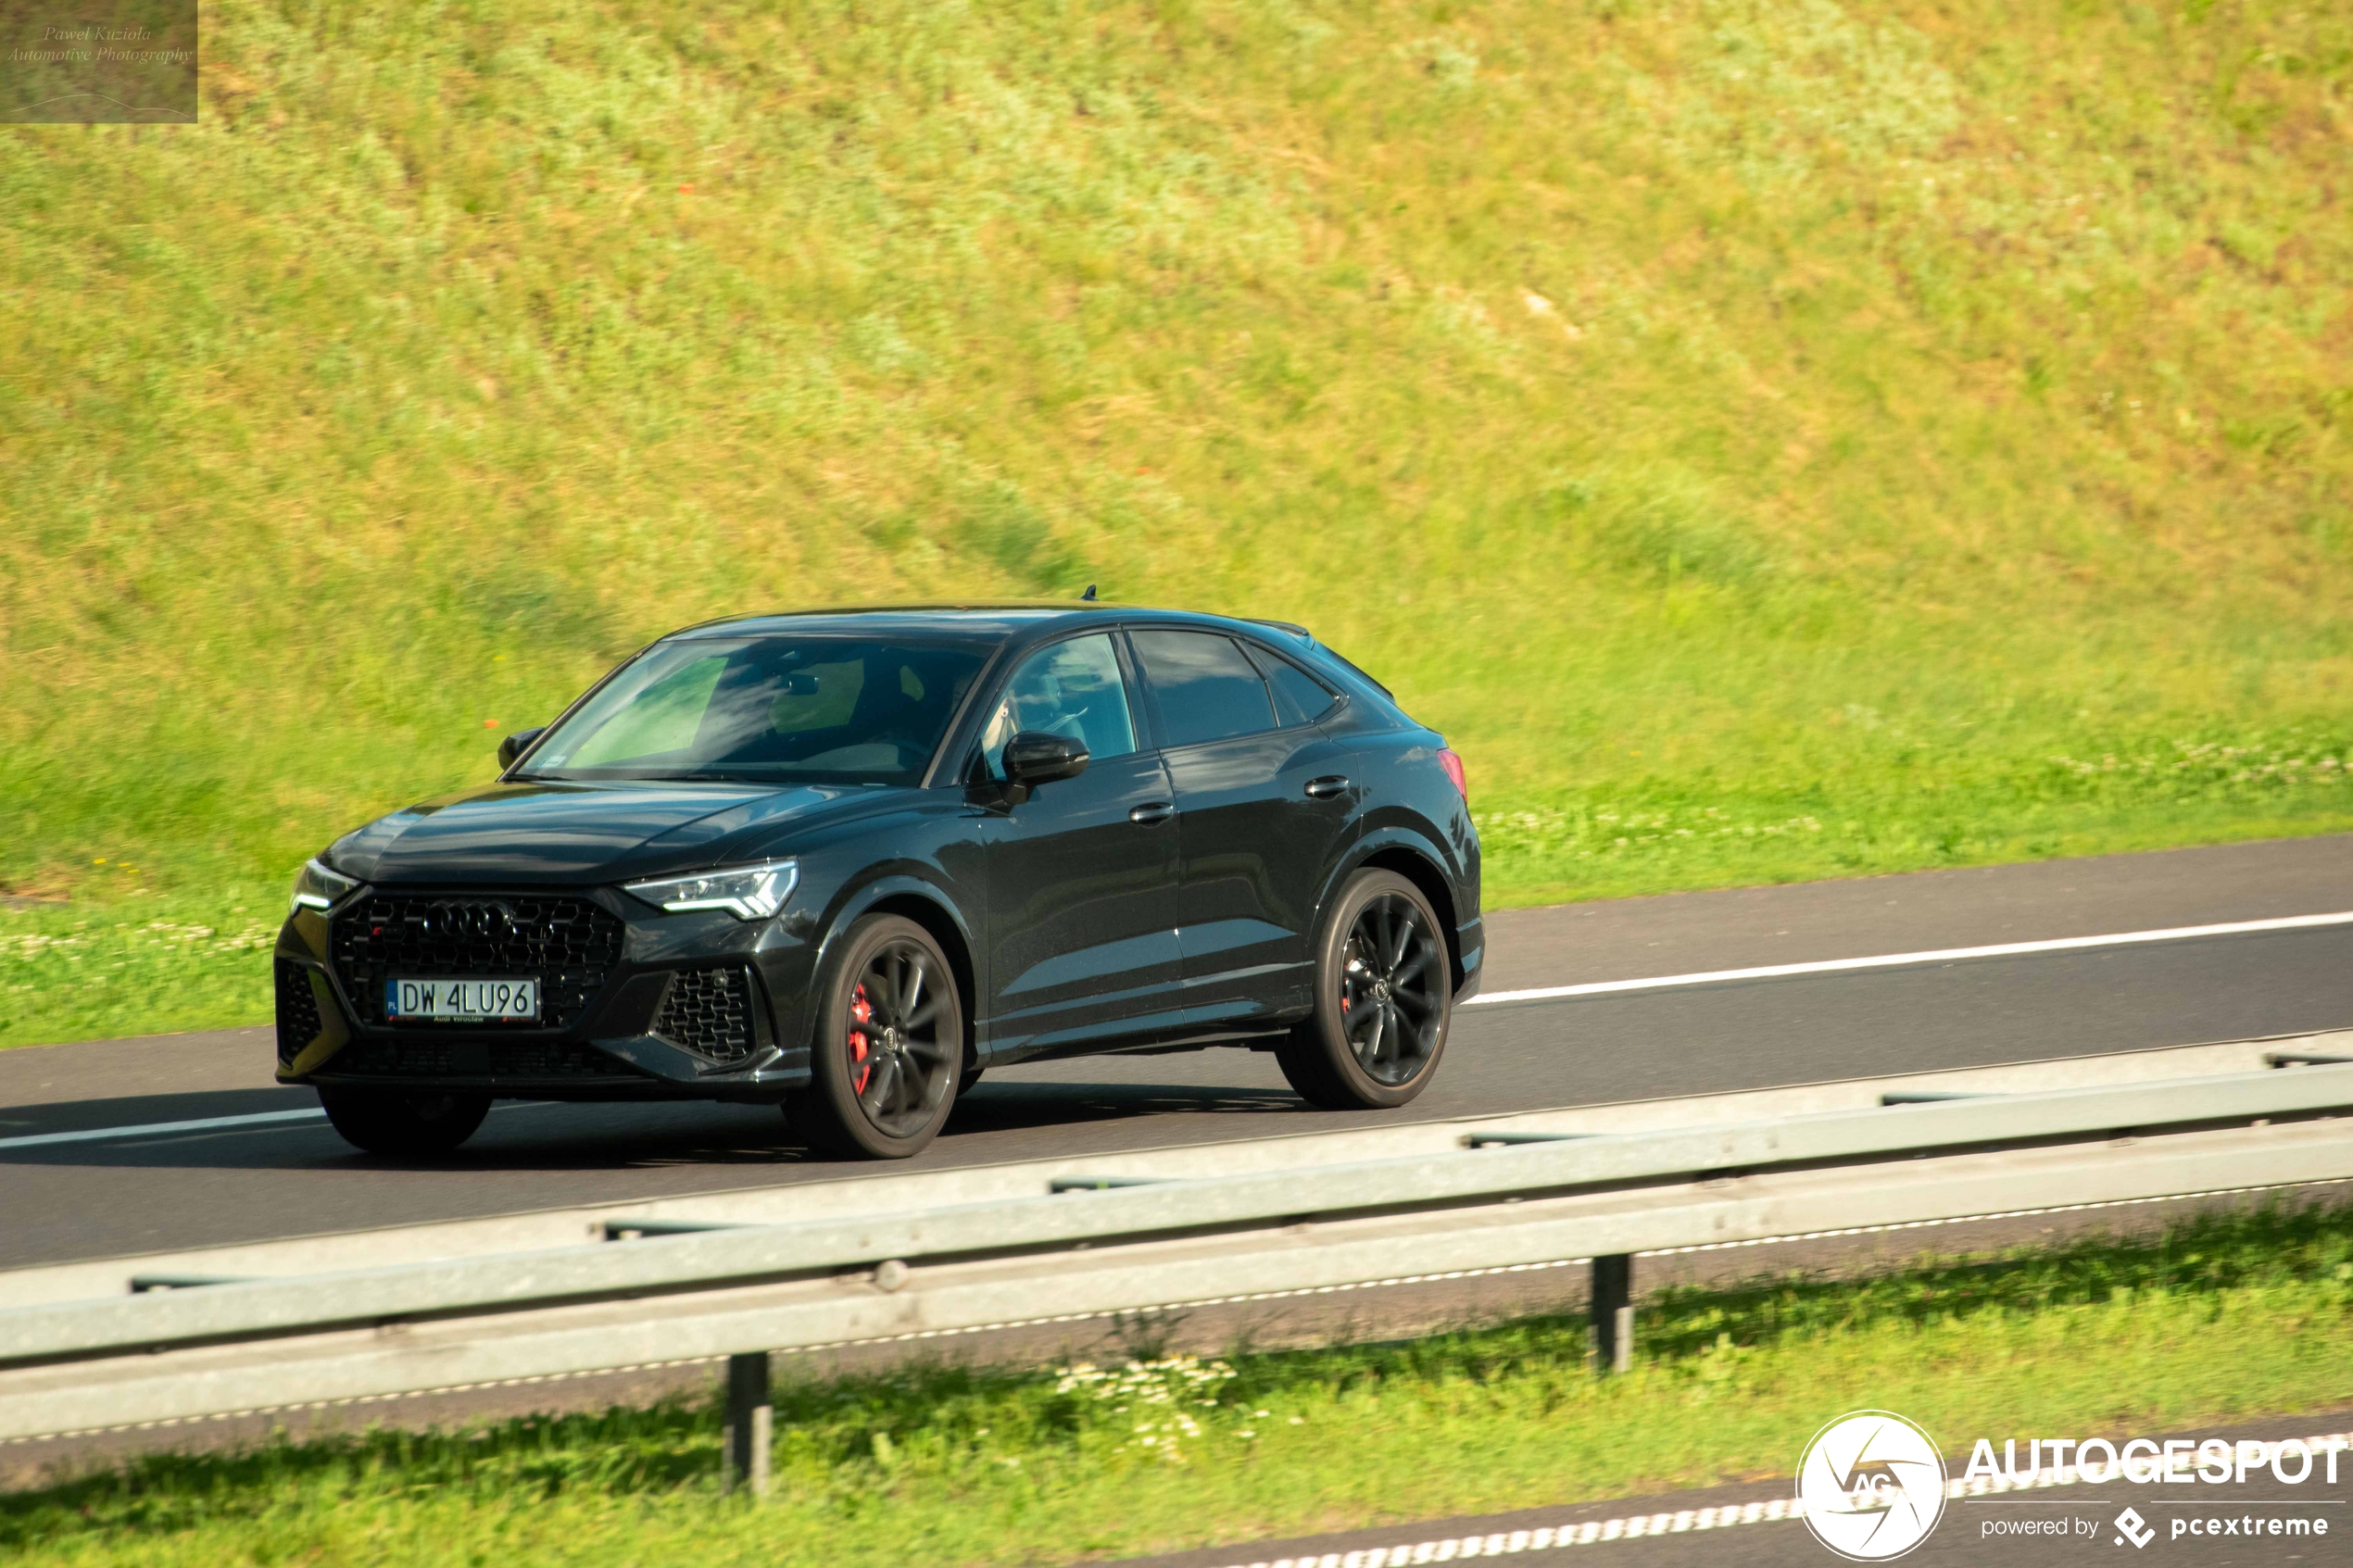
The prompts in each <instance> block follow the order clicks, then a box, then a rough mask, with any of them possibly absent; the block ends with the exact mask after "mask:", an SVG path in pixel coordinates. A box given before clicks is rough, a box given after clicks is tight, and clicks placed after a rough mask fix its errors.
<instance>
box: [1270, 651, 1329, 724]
mask: <svg viewBox="0 0 2353 1568" xmlns="http://www.w3.org/2000/svg"><path fill="white" fill-rule="evenodd" d="M1251 657H1252V659H1256V660H1257V661H1258V667H1259V668H1260V669H1262V670H1264V671H1266V684H1268V685H1269V686H1272V687H1273V688H1274V690H1275V711H1276V713H1277V715H1278V716H1279V717H1280V718H1281V719H1282V721H1283V722H1284V723H1285V724H1286V725H1290V724H1304V723H1306V722H1307V721H1309V720H1311V719H1316V718H1321V717H1322V716H1323V713H1324V710H1325V709H1327V708H1329V707H1330V706H1331V705H1332V700H1333V698H1332V693H1331V688H1330V687H1328V686H1327V685H1325V684H1324V683H1323V682H1321V681H1318V680H1317V679H1315V676H1313V675H1310V674H1309V673H1308V672H1307V671H1304V670H1302V669H1301V668H1300V667H1299V666H1298V665H1296V664H1293V663H1292V662H1291V661H1290V660H1289V659H1277V658H1276V657H1275V656H1274V655H1273V654H1271V653H1268V652H1267V651H1266V650H1265V649H1264V648H1252V649H1251Z"/></svg>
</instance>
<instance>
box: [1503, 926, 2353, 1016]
mask: <svg viewBox="0 0 2353 1568" xmlns="http://www.w3.org/2000/svg"><path fill="white" fill-rule="evenodd" d="M2322 925H2353V909H2343V910H2339V911H2338V912H2337V913H2335V914H2332V915H2286V916H2284V917H2282V918H2281V919H2278V920H2241V921H2232V922H2229V923H2227V924H2224V925H2176V926H2170V927H2168V928H2167V929H2165V930H2163V931H2118V932H2112V933H2110V934H2109V935H2106V936H2058V937H2054V938H2052V939H2051V940H2049V941H2046V942H1999V943H1995V944H1994V946H1992V947H1937V948H1932V949H1931V950H1930V951H1928V952H1924V953H1881V954H1878V955H1876V956H1874V957H1871V958H1867V959H1822V960H1818V961H1817V962H1814V963H1776V964H1764V965H1760V966H1759V967H1757V968H1755V969H1710V970H1702V971H1701V972H1698V973H1696V974H1656V975H1652V976H1650V977H1648V978H1646V979H1642V980H1597V981H1594V982H1592V983H1591V984H1589V985H1542V986H1538V987H1536V988H1535V989H1533V990H1527V991H1490V992H1488V993H1487V994H1486V995H1484V996H1478V997H1472V998H1471V999H1470V1000H1469V1001H1468V1002H1466V1003H1465V1004H1464V1005H1465V1006H1466V1007H1477V1006H1478V1005H1479V1004H1480V1003H1482V1002H1535V1001H1548V1000H1551V999H1552V998H1554V997H1599V996H1604V995H1607V994H1608V993H1610V992H1613V991H1651V990H1656V989H1659V988H1661V987H1664V986H1669V985H1709V984H1712V983H1713V982H1716V981H1718V980H1772V979H1777V978H1779V977H1780V976H1781V975H1785V974H1836V973H1838V972H1842V971H1844V970H1854V969H1894V968H1897V967H1899V966H1901V965H1904V964H1916V963H1951V962H1953V961H1954V960H1957V959H2004V958H2014V957H2017V956H2018V955H2020V954H2022V953H2064V952H2069V951H2072V950H2074V949H2076V948H2080V947H2131V946H2133V944H2135V943H2139V942H2183V941H2187V940H2188V939H2190V938H2191V937H2194V936H2236V935H2242V934H2244V933H2246V932H2252V931H2305V930H2309V929H2310V928H2312V927H2314V926H2322Z"/></svg>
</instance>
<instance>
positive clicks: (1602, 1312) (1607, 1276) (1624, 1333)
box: [1593, 1252, 1634, 1377]
mask: <svg viewBox="0 0 2353 1568" xmlns="http://www.w3.org/2000/svg"><path fill="white" fill-rule="evenodd" d="M1633 1362H1634V1255H1633V1254H1632V1253H1630V1252H1613V1253H1611V1254H1610V1255H1609V1256H1607V1257H1605V1258H1596V1259H1594V1260H1593V1370H1594V1371H1595V1372H1596V1373H1599V1374H1602V1375H1603V1376H1604V1377H1606V1376H1608V1375H1609V1374H1612V1373H1617V1372H1624V1371H1625V1370H1626V1369H1627V1368H1628V1367H1629V1366H1631V1365H1633Z"/></svg>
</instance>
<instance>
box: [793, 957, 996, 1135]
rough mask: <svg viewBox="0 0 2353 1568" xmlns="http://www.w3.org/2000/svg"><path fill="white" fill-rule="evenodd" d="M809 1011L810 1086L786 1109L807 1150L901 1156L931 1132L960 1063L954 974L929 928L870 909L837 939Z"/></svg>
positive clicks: (948, 1101) (944, 1110)
mask: <svg viewBox="0 0 2353 1568" xmlns="http://www.w3.org/2000/svg"><path fill="white" fill-rule="evenodd" d="M841 940H842V950H841V953H840V956H839V958H838V959H837V960H835V961H833V962H831V963H830V964H829V968H830V970H831V978H830V980H829V982H828V984H827V985H826V986H825V987H824V998H825V1001H824V1008H823V1010H821V1011H820V1012H819V1014H818V1020H817V1038H816V1041H815V1049H814V1050H812V1053H811V1056H812V1060H811V1063H810V1069H811V1083H810V1085H809V1087H808V1088H807V1089H805V1090H803V1091H802V1092H800V1093H799V1094H797V1095H795V1096H793V1097H792V1098H790V1099H789V1100H788V1101H787V1102H786V1106H785V1113H786V1117H787V1118H789V1119H790V1121H791V1123H792V1125H793V1127H794V1130H795V1131H797V1132H798V1133H799V1134H800V1135H801V1136H802V1137H804V1138H805V1139H807V1140H808V1142H809V1145H810V1147H811V1148H813V1149H817V1150H819V1151H821V1152H824V1153H826V1154H834V1155H840V1156H844V1157H847V1158H849V1159H885V1160H891V1159H903V1158H905V1157H906V1156H908V1155H911V1154H913V1153H915V1152H917V1151H918V1150H920V1149H921V1148H924V1147H925V1145H926V1144H928V1143H930V1142H931V1140H932V1139H933V1138H934V1137H935V1136H937V1135H938V1132H939V1128H940V1125H941V1123H945V1122H946V1121H947V1120H948V1110H949V1108H950V1106H951V1105H953V1104H954V1103H955V1099H956V1091H957V1080H958V1078H959V1076H960V1075H961V1073H962V1070H963V1063H964V1016H963V1006H962V1003H961V1001H960V999H959V997H957V994H956V976H955V972H954V971H953V970H951V969H950V967H949V964H948V957H947V955H946V954H945V953H943V952H941V951H940V949H939V944H938V943H937V942H936V941H934V940H933V939H932V936H931V934H930V933H929V932H927V931H925V929H924V928H923V927H922V926H920V925H917V924H916V923H915V922H913V921H911V920H904V919H901V918H900V917H899V916H897V915H869V916H867V917H866V918H865V919H863V920H861V921H860V922H857V923H856V924H855V925H853V926H851V927H850V928H849V931H848V932H846V933H845V934H844V935H843V936H842V939H841Z"/></svg>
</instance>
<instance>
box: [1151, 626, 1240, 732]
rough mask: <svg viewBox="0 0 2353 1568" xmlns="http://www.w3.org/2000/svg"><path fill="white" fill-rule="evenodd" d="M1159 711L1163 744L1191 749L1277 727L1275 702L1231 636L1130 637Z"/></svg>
mask: <svg viewBox="0 0 2353 1568" xmlns="http://www.w3.org/2000/svg"><path fill="white" fill-rule="evenodd" d="M1128 638H1129V640H1130V641H1131V642H1132V643H1133V644H1134V645H1135V648H1136V658H1137V662H1138V663H1139V664H1140V665H1142V666H1143V673H1144V684H1146V685H1148V686H1150V687H1151V693H1152V700H1153V702H1154V704H1155V705H1156V706H1157V707H1158V708H1159V709H1160V724H1161V729H1162V731H1163V732H1164V734H1163V736H1162V738H1163V740H1164V742H1165V743H1166V744H1167V745H1169V746H1193V745H1196V744H1198V743H1200V742H1202V741H1210V740H1223V739H1225V738H1226V737H1227V736H1228V735H1250V734H1260V733H1261V732H1263V731H1266V730H1271V729H1273V728H1275V704H1274V699H1273V698H1272V697H1270V696H1268V695H1267V692H1266V683H1265V681H1264V680H1262V679H1260V678H1259V674H1258V667H1257V666H1256V665H1254V664H1252V663H1251V661H1250V660H1249V659H1247V658H1246V657H1244V655H1243V653H1242V650H1241V649H1240V648H1239V647H1237V646H1235V645H1234V640H1233V639H1232V638H1231V637H1221V636H1218V635H1217V634H1215V633H1210V632H1168V631H1136V632H1130V633H1128Z"/></svg>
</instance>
